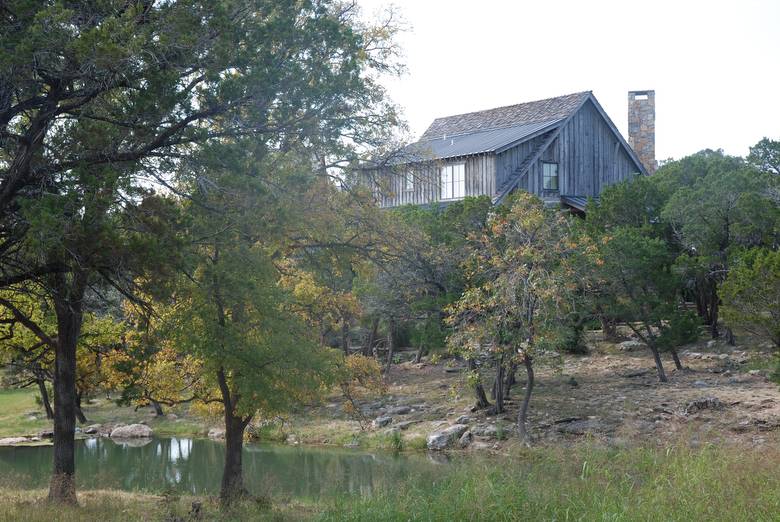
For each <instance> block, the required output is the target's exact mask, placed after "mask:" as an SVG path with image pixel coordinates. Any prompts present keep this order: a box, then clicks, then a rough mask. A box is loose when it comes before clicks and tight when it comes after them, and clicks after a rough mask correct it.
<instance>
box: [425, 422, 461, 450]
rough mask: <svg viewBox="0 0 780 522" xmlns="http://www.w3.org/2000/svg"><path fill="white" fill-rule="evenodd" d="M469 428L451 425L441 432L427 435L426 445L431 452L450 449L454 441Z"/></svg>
mask: <svg viewBox="0 0 780 522" xmlns="http://www.w3.org/2000/svg"><path fill="white" fill-rule="evenodd" d="M468 429H469V427H468V426H466V425H465V424H453V425H452V426H450V427H448V428H444V429H443V430H439V431H434V432H433V433H431V434H430V435H428V440H427V445H428V449H431V450H443V449H447V448H448V447H450V446H451V445H452V444H453V443H454V442H455V441H456V440H458V439H459V438H460V436H461V435H463V433H465V432H466V430H468Z"/></svg>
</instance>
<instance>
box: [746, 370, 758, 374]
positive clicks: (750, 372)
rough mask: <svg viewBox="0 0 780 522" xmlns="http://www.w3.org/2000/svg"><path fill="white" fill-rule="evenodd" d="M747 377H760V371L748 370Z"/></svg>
mask: <svg viewBox="0 0 780 522" xmlns="http://www.w3.org/2000/svg"><path fill="white" fill-rule="evenodd" d="M748 375H761V370H750V371H748Z"/></svg>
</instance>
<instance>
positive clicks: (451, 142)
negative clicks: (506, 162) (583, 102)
mask: <svg viewBox="0 0 780 522" xmlns="http://www.w3.org/2000/svg"><path fill="white" fill-rule="evenodd" d="M560 121H561V119H560V118H559V119H554V120H547V121H542V122H537V123H528V124H525V125H514V126H511V127H504V128H501V129H491V130H486V131H478V132H471V133H468V134H458V135H455V136H446V137H442V138H439V139H434V140H426V141H419V142H417V143H412V144H411V145H409V146H407V147H406V149H405V151H404V153H403V154H402V156H403V158H402V159H401V161H400V162H402V163H408V162H415V161H425V160H434V159H446V158H454V157H457V156H468V155H471V154H483V153H486V152H495V151H497V150H499V149H501V148H503V147H505V146H507V145H510V144H512V143H515V142H518V141H520V140H523V139H525V138H528V137H529V136H531V135H533V134H537V133H539V132H541V131H545V130H548V129H551V128H553V127H554V126H555V125H556V124H558V123H560Z"/></svg>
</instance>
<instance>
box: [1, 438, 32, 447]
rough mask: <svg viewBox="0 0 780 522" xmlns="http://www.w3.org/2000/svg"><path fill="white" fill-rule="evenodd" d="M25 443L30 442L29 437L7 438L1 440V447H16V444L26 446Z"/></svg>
mask: <svg viewBox="0 0 780 522" xmlns="http://www.w3.org/2000/svg"><path fill="white" fill-rule="evenodd" d="M25 442H29V439H27V437H6V438H4V439H0V446H14V445H16V444H24V443H25Z"/></svg>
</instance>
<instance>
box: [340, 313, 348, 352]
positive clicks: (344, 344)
mask: <svg viewBox="0 0 780 522" xmlns="http://www.w3.org/2000/svg"><path fill="white" fill-rule="evenodd" d="M341 349H342V350H344V355H349V321H347V320H346V319H343V320H342V321H341Z"/></svg>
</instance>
